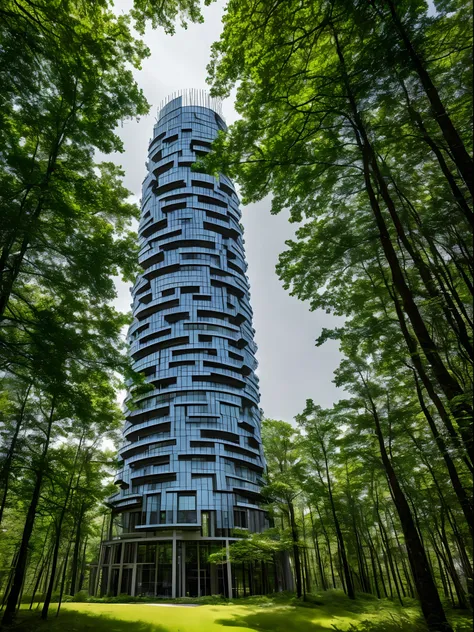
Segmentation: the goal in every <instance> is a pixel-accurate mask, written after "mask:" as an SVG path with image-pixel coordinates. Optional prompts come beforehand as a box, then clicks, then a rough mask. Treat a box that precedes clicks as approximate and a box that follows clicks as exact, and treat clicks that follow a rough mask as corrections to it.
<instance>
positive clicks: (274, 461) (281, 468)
mask: <svg viewBox="0 0 474 632" xmlns="http://www.w3.org/2000/svg"><path fill="white" fill-rule="evenodd" d="M262 442H263V445H264V448H265V455H266V460H267V467H268V472H267V485H266V486H265V488H264V490H263V493H264V496H265V498H266V499H267V500H268V501H270V502H272V503H274V504H276V505H277V506H278V507H279V508H280V511H283V512H285V513H286V515H287V517H288V522H289V526H290V530H291V542H292V551H293V560H294V564H295V580H296V594H297V596H298V597H301V595H302V592H303V591H302V571H301V558H300V547H299V533H298V525H297V520H296V512H295V499H296V498H297V497H298V496H299V495H300V494H301V488H300V486H299V483H298V475H299V472H300V470H301V468H302V467H303V462H302V461H301V457H300V453H299V449H298V435H297V433H296V432H295V429H294V428H293V427H292V426H291V425H290V424H288V423H286V422H284V421H278V420H273V419H264V420H263V423H262Z"/></svg>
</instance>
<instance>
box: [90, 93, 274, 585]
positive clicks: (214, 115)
mask: <svg viewBox="0 0 474 632" xmlns="http://www.w3.org/2000/svg"><path fill="white" fill-rule="evenodd" d="M224 129H225V123H224V120H223V119H222V116H221V115H220V113H219V104H218V103H217V102H216V101H215V100H213V99H211V98H210V97H208V96H206V95H205V93H202V92H197V91H188V92H185V93H184V94H181V95H178V96H176V97H174V98H171V99H170V100H169V101H168V102H167V103H166V104H165V105H164V106H163V107H162V108H161V110H160V112H159V115H158V120H157V123H156V125H155V127H154V133H153V138H152V139H151V141H150V145H149V148H148V162H147V169H148V173H147V176H146V178H145V180H144V182H143V192H142V206H141V217H140V226H139V240H140V253H139V263H140V266H141V268H142V270H143V271H142V272H141V273H140V274H139V276H138V278H137V280H136V283H135V285H134V286H133V288H132V296H133V305H132V308H133V323H132V325H131V326H130V329H129V334H128V337H129V344H130V354H131V358H132V360H133V366H134V368H135V370H136V371H138V372H140V373H142V375H143V376H144V379H145V382H146V383H147V384H148V385H149V387H151V390H148V391H147V392H143V391H144V390H145V389H143V388H139V389H138V390H137V389H136V390H135V391H133V389H132V391H131V392H129V394H128V397H127V399H126V402H125V403H126V406H127V408H126V410H125V415H126V423H125V426H124V430H123V438H124V441H123V445H122V447H121V449H120V452H119V454H120V458H121V460H122V465H121V468H120V471H119V472H118V474H117V476H116V480H115V483H116V484H117V485H118V487H119V491H118V492H117V493H116V494H115V495H114V496H113V497H111V498H110V499H109V504H110V506H111V508H112V520H111V523H110V529H109V535H108V539H107V540H106V541H104V542H103V545H102V547H101V556H100V560H99V563H98V565H97V566H96V567H95V568H94V569H93V572H92V574H91V591H92V592H93V593H95V594H113V595H117V594H119V593H128V594H131V595H139V594H143V595H156V596H160V597H179V596H191V597H192V596H201V595H207V594H219V593H220V594H225V595H232V594H233V595H234V596H237V595H239V594H247V593H248V592H253V593H254V594H255V593H258V592H268V591H270V590H274V589H276V587H277V586H276V583H275V582H277V579H276V577H275V573H274V572H273V571H272V572H268V569H266V568H265V565H264V564H263V565H262V564H260V565H259V564H255V565H240V564H239V565H238V568H237V567H236V568H233V567H232V566H233V565H231V564H228V563H225V564H223V565H213V564H209V562H208V556H209V554H210V553H212V552H213V551H218V550H221V549H222V548H223V547H226V546H229V543H230V542H232V540H233V538H234V537H235V531H234V529H236V528H238V529H246V530H249V531H251V532H260V531H263V530H264V529H265V528H266V527H267V526H268V522H267V518H266V515H265V512H264V511H263V510H262V508H261V506H260V501H261V497H260V488H261V484H262V474H263V472H264V467H265V462H264V456H263V451H262V444H261V437H260V412H259V388H258V378H257V377H256V375H255V369H256V367H257V362H256V359H255V352H256V345H255V342H254V333H255V332H254V330H253V328H252V309H251V307H250V302H249V299H250V293H249V283H248V279H247V276H246V274H245V272H246V269H247V264H246V262H245V254H244V244H243V239H242V226H241V224H240V218H241V213H240V210H239V199H238V197H237V195H236V193H235V190H234V186H233V184H232V182H231V181H230V180H229V178H227V177H226V176H225V175H223V174H220V175H219V177H218V178H215V177H213V176H210V175H206V174H204V173H200V172H197V171H193V170H192V167H191V166H192V165H193V163H195V162H196V160H197V159H198V158H199V157H200V156H203V155H205V154H206V153H207V152H208V151H209V150H210V147H211V143H212V141H213V140H214V138H215V137H216V135H217V133H218V131H219V130H224ZM132 402H133V403H132Z"/></svg>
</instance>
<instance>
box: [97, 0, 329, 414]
mask: <svg viewBox="0 0 474 632" xmlns="http://www.w3.org/2000/svg"><path fill="white" fill-rule="evenodd" d="M224 4H225V3H224V2H223V1H221V0H218V2H216V3H214V4H212V5H211V6H210V7H204V9H203V12H204V24H190V25H188V28H187V29H186V30H184V29H181V28H178V29H177V31H176V33H175V35H173V36H169V35H166V34H165V33H164V32H163V31H162V30H156V31H153V30H151V29H149V30H147V32H146V33H145V36H144V40H145V43H146V44H147V46H148V47H149V48H150V51H151V55H150V57H149V58H148V59H146V60H145V61H144V62H143V64H142V69H141V70H140V71H136V72H135V77H136V80H137V82H138V84H139V85H140V87H141V88H142V89H143V91H144V93H145V96H146V98H147V100H148V102H149V103H150V104H151V109H150V113H149V114H148V115H147V116H144V117H141V119H140V120H139V121H135V120H133V121H124V122H123V125H122V127H121V128H120V129H119V134H120V136H121V138H122V140H123V143H124V148H125V151H124V153H123V154H119V155H116V156H113V157H112V159H113V160H114V162H117V163H118V164H121V165H122V167H123V169H124V171H125V185H126V186H127V188H128V189H129V190H130V191H132V192H133V195H134V197H135V198H136V200H137V202H138V200H139V199H140V196H141V183H142V180H143V179H144V177H145V175H146V169H145V161H146V159H147V148H148V143H149V141H150V138H151V135H152V133H153V125H154V122H155V118H156V112H157V108H158V107H159V104H160V103H161V101H162V100H163V99H164V98H165V97H167V96H168V95H169V94H171V93H172V92H175V91H177V90H181V89H185V88H198V89H206V88H207V85H206V74H207V73H206V66H207V64H208V62H209V57H210V47H211V44H212V43H213V42H214V41H215V40H217V39H218V38H219V35H220V32H221V28H222V27H221V18H222V15H223V8H224ZM129 6H130V1H129V0H116V1H115V11H116V12H117V13H120V12H121V11H122V10H127V9H128V7H129ZM223 114H224V118H225V119H226V122H227V124H228V125H230V124H232V123H233V122H234V121H235V120H236V119H237V118H238V115H237V113H236V112H235V110H234V107H233V102H232V98H229V99H226V100H225V101H224V102H223ZM110 158H111V157H108V158H107V159H108V160H110ZM242 223H243V225H244V229H245V235H244V236H245V249H246V255H247V262H248V264H249V267H248V271H247V275H248V277H249V279H250V288H251V305H252V308H253V312H254V322H253V326H254V328H255V330H256V335H255V340H256V342H257V345H258V352H257V360H258V362H259V367H258V370H257V374H258V376H259V379H260V391H261V407H262V408H263V411H264V415H265V416H266V417H269V418H272V419H283V420H285V421H288V422H291V421H292V420H293V419H294V417H295V415H297V414H298V413H300V412H302V411H303V409H304V406H305V401H306V399H309V398H311V399H313V400H314V401H315V402H316V403H318V404H319V405H321V406H323V407H328V406H331V404H332V403H333V402H334V401H336V400H337V399H338V398H339V397H340V396H341V394H340V393H341V392H340V390H339V389H337V388H336V387H335V385H334V384H333V383H332V380H333V371H334V369H335V368H337V365H338V363H339V360H340V354H339V351H338V346H337V343H336V342H333V341H331V342H328V343H326V344H325V345H324V346H323V347H320V348H317V347H316V346H315V339H316V338H317V336H318V335H319V333H320V332H321V329H322V328H323V327H332V326H334V325H335V323H336V322H337V321H336V319H335V318H334V317H333V316H331V315H329V314H326V313H325V312H323V311H315V312H310V311H309V306H308V304H307V303H304V302H301V301H299V300H298V299H296V298H295V297H292V296H290V295H289V292H288V291H287V290H284V289H283V287H282V283H281V281H280V280H279V279H278V277H277V275H276V273H275V265H276V263H277V261H278V255H279V254H280V253H281V252H282V251H283V250H285V240H287V239H291V238H292V237H293V235H294V231H295V228H296V225H294V224H290V223H289V222H288V215H287V214H283V213H282V214H280V215H277V216H273V215H271V214H270V202H269V199H265V200H262V201H261V202H258V203H256V204H249V205H248V206H245V207H242ZM117 289H118V297H117V301H116V304H117V306H118V307H119V308H120V309H122V310H124V311H128V310H129V309H130V292H129V286H128V285H126V284H125V283H122V282H118V283H117Z"/></svg>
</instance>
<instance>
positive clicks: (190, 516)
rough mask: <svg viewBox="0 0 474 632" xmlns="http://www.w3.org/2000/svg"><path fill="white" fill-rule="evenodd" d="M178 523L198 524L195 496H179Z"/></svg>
mask: <svg viewBox="0 0 474 632" xmlns="http://www.w3.org/2000/svg"><path fill="white" fill-rule="evenodd" d="M178 522H185V523H195V522H197V512H196V496H195V494H178Z"/></svg>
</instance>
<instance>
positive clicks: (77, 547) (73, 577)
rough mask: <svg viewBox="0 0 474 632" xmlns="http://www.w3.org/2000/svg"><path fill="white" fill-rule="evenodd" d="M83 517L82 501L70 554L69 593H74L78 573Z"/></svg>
mask: <svg viewBox="0 0 474 632" xmlns="http://www.w3.org/2000/svg"><path fill="white" fill-rule="evenodd" d="M83 517H84V503H82V504H81V507H80V509H79V516H78V518H77V523H76V538H75V541H74V551H73V554H72V563H71V587H70V589H69V594H70V595H75V594H76V583H77V574H78V564H79V553H80V546H81V530H82V520H83Z"/></svg>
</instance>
